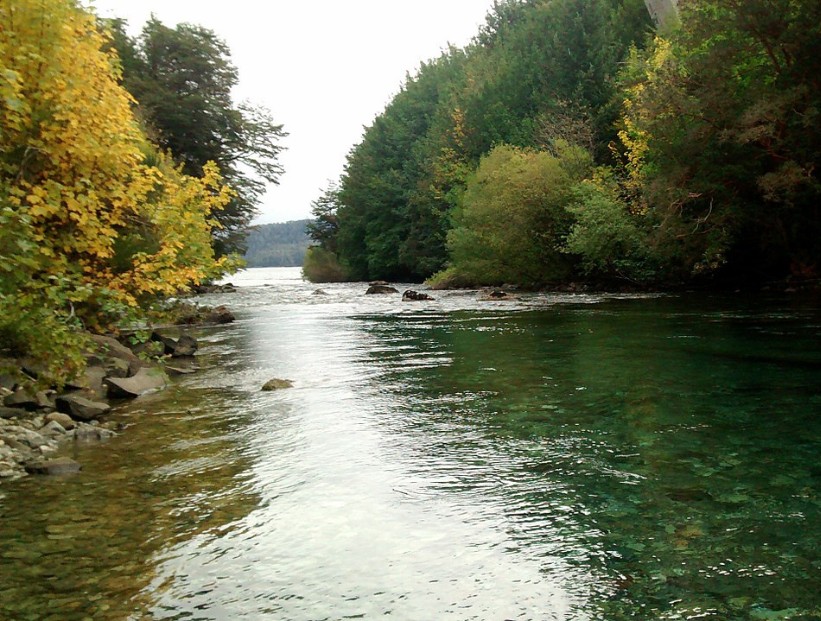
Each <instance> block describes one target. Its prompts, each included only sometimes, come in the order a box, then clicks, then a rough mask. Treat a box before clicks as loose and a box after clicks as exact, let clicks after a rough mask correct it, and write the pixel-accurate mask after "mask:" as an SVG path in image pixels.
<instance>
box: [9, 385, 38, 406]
mask: <svg viewBox="0 0 821 621" xmlns="http://www.w3.org/2000/svg"><path fill="white" fill-rule="evenodd" d="M3 405H5V406H6V407H9V408H22V409H24V410H29V411H34V410H36V409H37V408H39V407H40V402H39V401H38V399H37V395H35V394H32V393H31V392H30V391H28V390H26V389H25V388H18V389H17V390H15V391H14V392H13V393H11V394H10V395H8V396H7V397H6V398H5V399H3Z"/></svg>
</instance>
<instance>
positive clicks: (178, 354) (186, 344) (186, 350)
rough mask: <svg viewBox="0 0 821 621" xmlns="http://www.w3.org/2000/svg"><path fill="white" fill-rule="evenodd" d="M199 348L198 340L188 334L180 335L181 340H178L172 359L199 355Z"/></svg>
mask: <svg viewBox="0 0 821 621" xmlns="http://www.w3.org/2000/svg"><path fill="white" fill-rule="evenodd" d="M198 348H199V343H197V339H195V338H194V337H193V336H189V335H188V334H182V335H180V338H179V339H177V342H176V344H175V346H174V349H173V351H172V352H171V357H172V358H185V357H188V356H193V355H194V354H195V353H197V349H198Z"/></svg>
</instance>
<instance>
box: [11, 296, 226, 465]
mask: <svg viewBox="0 0 821 621" xmlns="http://www.w3.org/2000/svg"><path fill="white" fill-rule="evenodd" d="M233 320H234V316H233V314H232V313H231V312H230V311H229V310H228V309H227V308H226V307H224V306H220V307H217V308H214V309H210V308H208V309H203V308H197V307H195V306H190V305H186V307H185V309H184V310H181V311H180V312H178V313H177V315H176V316H175V323H176V324H179V325H176V326H170V327H168V326H166V327H164V328H157V329H154V330H150V331H142V333H141V334H139V335H138V334H133V333H132V334H121V335H120V336H119V339H118V338H114V337H113V336H101V335H93V334H87V335H86V340H87V341H88V344H89V345H88V348H87V350H86V351H85V353H84V358H85V370H84V372H83V374H82V375H81V376H80V377H77V378H75V379H74V380H72V381H71V382H70V383H68V384H67V385H65V386H64V387H62V388H61V389H60V390H56V389H55V388H54V387H48V386H44V385H43V384H44V381H43V379H42V378H41V377H40V373H39V372H38V369H37V367H36V365H33V364H30V363H29V362H27V361H25V360H9V359H7V360H2V361H0V362H2V365H0V366H1V368H3V369H4V371H3V372H2V373H0V398H2V405H0V481H3V480H13V479H17V478H20V477H23V476H26V475H27V474H45V475H58V474H69V473H73V472H77V471H79V470H80V469H81V465H80V464H79V463H77V462H75V461H73V460H72V459H70V458H69V457H67V456H66V454H67V453H68V452H69V451H68V447H69V446H70V445H71V443H85V444H88V443H95V442H106V441H108V440H109V439H111V438H112V437H113V436H115V435H116V434H117V433H118V432H119V431H121V428H120V426H119V425H118V424H117V423H116V422H113V421H110V420H108V419H109V418H110V416H111V414H112V413H113V412H114V411H116V408H117V407H118V405H120V404H122V403H125V402H127V401H128V400H131V399H135V398H138V397H140V396H142V395H144V394H148V393H151V392H156V391H159V390H163V389H164V388H166V387H167V386H168V384H169V381H170V379H169V378H170V377H173V376H175V375H183V374H189V373H194V372H196V370H197V369H198V366H197V362H196V358H195V355H196V352H197V350H198V347H199V345H198V343H197V340H196V339H195V338H193V337H192V336H190V335H189V334H188V333H187V328H186V326H191V325H215V324H224V323H230V322H232V321H233Z"/></svg>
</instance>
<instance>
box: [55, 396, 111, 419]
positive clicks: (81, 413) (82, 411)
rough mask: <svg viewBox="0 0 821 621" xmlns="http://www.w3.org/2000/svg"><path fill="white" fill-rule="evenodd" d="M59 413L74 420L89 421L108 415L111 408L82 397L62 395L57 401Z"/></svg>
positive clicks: (105, 404)
mask: <svg viewBox="0 0 821 621" xmlns="http://www.w3.org/2000/svg"><path fill="white" fill-rule="evenodd" d="M55 405H56V406H57V411H58V412H62V413H63V414H68V415H69V416H71V418H73V419H74V420H81V421H89V420H94V419H96V418H99V417H100V416H103V415H104V414H106V413H107V412H108V411H109V410H110V409H111V406H110V405H108V404H107V403H102V402H100V401H92V400H90V399H86V398H85V397H81V396H80V395H60V396H59V397H57V399H55Z"/></svg>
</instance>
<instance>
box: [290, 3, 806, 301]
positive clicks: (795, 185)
mask: <svg viewBox="0 0 821 621" xmlns="http://www.w3.org/2000/svg"><path fill="white" fill-rule="evenodd" d="M819 46H821V4H819V3H815V2H792V1H789V0H745V1H743V2H742V1H741V0H680V1H679V2H678V11H677V15H675V16H674V19H671V20H669V21H668V22H666V23H665V24H663V25H662V26H661V27H658V28H657V27H656V25H655V24H653V22H652V21H651V18H650V15H649V13H648V11H647V9H646V7H645V4H644V2H643V0H504V1H499V2H496V3H494V6H493V9H492V10H491V11H490V13H489V14H488V16H487V18H486V23H485V24H484V26H483V27H482V28H481V29H480V31H479V32H478V33H477V34H476V36H475V37H474V39H473V40H472V42H471V43H470V44H469V45H468V46H466V47H465V48H464V49H459V48H455V47H450V48H448V49H447V50H445V51H443V53H442V54H441V55H440V56H439V57H438V58H436V59H433V60H431V61H429V62H426V63H423V64H422V65H421V66H420V67H419V69H418V71H416V72H415V73H413V74H409V75H408V77H407V79H406V81H405V83H404V85H403V87H402V88H401V90H400V92H399V93H397V94H396V96H395V97H394V98H393V99H392V100H391V101H390V103H389V104H388V105H387V107H386V108H385V110H384V111H383V112H382V113H381V114H380V115H379V116H378V117H377V118H376V119H375V120H374V122H373V123H372V124H371V125H370V126H369V127H367V128H366V130H365V132H364V135H363V139H362V141H361V142H360V143H359V144H357V145H356V146H355V147H354V148H353V149H352V150H351V151H350V153H349V155H348V159H347V164H346V166H345V170H344V173H343V174H342V176H341V178H340V179H339V183H338V184H337V185H334V186H332V187H329V188H328V190H327V191H326V192H324V193H323V195H322V196H321V197H320V198H319V199H318V200H317V201H316V202H315V204H314V216H315V222H316V223H317V227H316V228H315V229H314V230H313V232H312V238H313V242H314V243H313V247H312V249H311V250H309V254H308V257H307V259H306V274H308V275H309V277H311V278H312V279H314V280H323V279H324V278H326V277H327V279H329V280H335V279H339V278H345V279H351V280H365V279H386V280H412V281H422V280H425V279H428V280H429V282H431V283H432V284H433V285H434V286H440V287H448V286H450V287H453V286H477V285H500V284H503V283H508V284H517V285H521V286H525V287H532V288H542V287H550V286H555V285H559V284H562V283H568V282H587V283H592V284H597V285H602V286H633V287H635V286H639V287H676V286H681V285H682V284H686V285H698V284H700V285H704V286H719V287H737V286H746V285H754V286H755V285H760V284H761V283H765V282H769V281H773V280H784V279H798V280H805V281H812V280H815V279H817V277H818V265H819V258H820V253H821V213H819V209H821V206H820V205H821V202H820V201H819V199H821V185H819V178H818V170H819V163H821V161H820V160H821V132H819V131H818V127H819V120H821V119H819V115H820V114H821V82H819V77H818V76H819V75H821V49H819Z"/></svg>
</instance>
